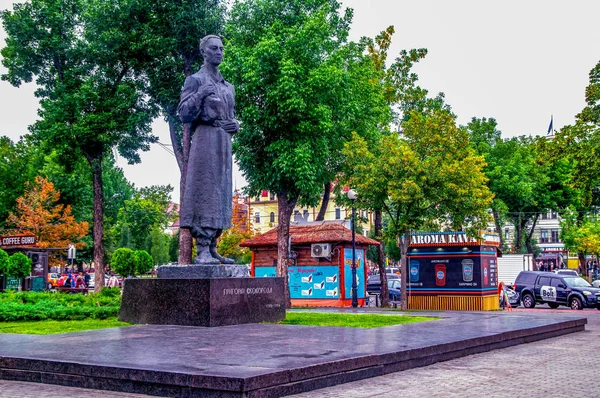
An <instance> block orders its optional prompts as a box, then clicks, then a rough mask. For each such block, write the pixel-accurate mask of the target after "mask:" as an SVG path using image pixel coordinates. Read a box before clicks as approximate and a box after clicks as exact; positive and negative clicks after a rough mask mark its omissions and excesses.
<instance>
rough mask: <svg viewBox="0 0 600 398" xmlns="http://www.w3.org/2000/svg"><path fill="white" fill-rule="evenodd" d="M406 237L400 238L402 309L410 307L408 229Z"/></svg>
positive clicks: (405, 232) (405, 233)
mask: <svg viewBox="0 0 600 398" xmlns="http://www.w3.org/2000/svg"><path fill="white" fill-rule="evenodd" d="M403 235H404V239H402V236H399V237H398V238H400V289H401V290H400V295H401V298H400V301H402V303H401V306H400V308H401V309H402V310H407V309H408V296H407V294H406V292H407V289H406V288H407V286H406V281H407V280H408V261H407V260H408V259H407V254H408V244H409V243H410V230H406V231H404V234H403Z"/></svg>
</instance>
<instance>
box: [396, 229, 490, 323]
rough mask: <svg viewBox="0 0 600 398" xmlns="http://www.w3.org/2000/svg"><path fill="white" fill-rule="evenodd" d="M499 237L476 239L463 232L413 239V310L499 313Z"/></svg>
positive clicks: (409, 283)
mask: <svg viewBox="0 0 600 398" xmlns="http://www.w3.org/2000/svg"><path fill="white" fill-rule="evenodd" d="M499 244H500V239H499V237H498V235H495V234H483V235H482V236H481V237H480V238H472V237H469V236H467V235H466V234H465V233H463V232H440V233H422V234H414V235H411V236H410V242H409V249H408V258H407V261H408V270H409V272H408V275H407V276H406V278H407V298H408V308H409V309H419V310H464V311H488V310H497V309H499V301H498V293H497V291H498V272H497V271H498V261H497V258H498V247H499Z"/></svg>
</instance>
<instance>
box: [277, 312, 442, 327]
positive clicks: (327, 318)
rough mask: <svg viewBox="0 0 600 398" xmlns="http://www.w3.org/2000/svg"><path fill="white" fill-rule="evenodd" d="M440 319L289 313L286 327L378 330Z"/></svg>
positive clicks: (378, 315) (328, 313)
mask: <svg viewBox="0 0 600 398" xmlns="http://www.w3.org/2000/svg"><path fill="white" fill-rule="evenodd" d="M437 319H438V318H430V317H424V316H411V315H384V314H338V313H334V312H288V313H287V315H286V319H285V321H281V322H278V323H281V324H284V325H304V326H343V327H349V328H378V327H382V326H392V325H402V324H407V323H415V322H427V321H435V320H437Z"/></svg>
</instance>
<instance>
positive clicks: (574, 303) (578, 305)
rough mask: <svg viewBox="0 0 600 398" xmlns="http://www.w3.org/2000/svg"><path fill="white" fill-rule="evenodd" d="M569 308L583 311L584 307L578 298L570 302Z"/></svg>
mask: <svg viewBox="0 0 600 398" xmlns="http://www.w3.org/2000/svg"><path fill="white" fill-rule="evenodd" d="M569 306H570V307H571V309H572V310H582V309H583V305H581V300H580V299H579V298H578V297H573V298H572V299H571V301H570V302H569Z"/></svg>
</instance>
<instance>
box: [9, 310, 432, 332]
mask: <svg viewBox="0 0 600 398" xmlns="http://www.w3.org/2000/svg"><path fill="white" fill-rule="evenodd" d="M436 319H438V318H431V317H424V316H412V315H396V314H393V315H384V314H338V313H334V312H288V313H287V315H286V319H285V321H282V322H279V323H281V324H285V325H304V326H343V327H351V328H378V327H382V326H391V325H401V324H407V323H414V322H427V321H434V320H436ZM119 326H131V324H129V323H125V322H119V321H118V319H117V318H116V317H112V318H108V319H83V320H62V321H57V320H44V321H19V322H0V333H17V334H57V333H69V332H79V331H84V330H94V329H105V328H114V327H119Z"/></svg>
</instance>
